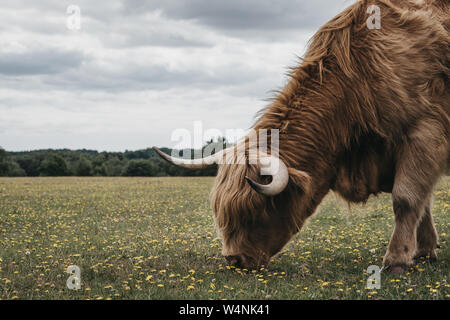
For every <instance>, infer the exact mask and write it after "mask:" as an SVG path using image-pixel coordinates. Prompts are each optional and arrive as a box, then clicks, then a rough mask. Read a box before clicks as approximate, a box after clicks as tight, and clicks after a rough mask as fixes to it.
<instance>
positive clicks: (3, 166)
mask: <svg viewBox="0 0 450 320" xmlns="http://www.w3.org/2000/svg"><path fill="white" fill-rule="evenodd" d="M7 175H8V162H7V154H6V151H5V150H4V149H3V148H2V147H0V177H4V176H7Z"/></svg>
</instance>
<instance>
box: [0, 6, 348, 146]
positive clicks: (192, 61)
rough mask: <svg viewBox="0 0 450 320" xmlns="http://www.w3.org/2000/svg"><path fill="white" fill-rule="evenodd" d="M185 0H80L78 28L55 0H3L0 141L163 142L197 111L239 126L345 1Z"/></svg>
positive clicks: (222, 125)
mask: <svg viewBox="0 0 450 320" xmlns="http://www.w3.org/2000/svg"><path fill="white" fill-rule="evenodd" d="M185 3H188V2H184V1H181V0H179V1H178V0H173V1H164V2H162V1H152V2H149V3H146V4H145V5H144V6H137V3H136V2H134V1H119V0H114V1H108V2H107V4H104V5H103V6H99V5H98V3H96V2H92V1H91V2H88V1H79V4H78V5H79V6H80V8H81V14H82V17H81V18H82V20H81V22H82V24H81V30H79V31H70V30H68V29H67V28H66V18H67V14H66V6H67V4H66V3H62V2H60V1H56V0H43V1H39V2H36V1H14V2H9V3H7V4H5V5H4V7H3V8H2V11H0V81H1V83H2V88H1V89H0V145H1V146H2V147H4V148H5V149H7V150H27V149H37V148H63V147H67V148H91V149H98V150H117V151H119V150H125V149H129V150H132V149H140V148H147V147H150V146H152V145H159V146H163V145H164V146H173V145H175V144H176V142H171V141H170V137H171V133H172V131H173V130H175V129H177V128H186V129H190V130H192V126H193V122H194V121H198V120H201V121H202V122H203V124H204V128H205V129H209V128H217V129H219V130H220V131H222V132H225V130H226V129H239V128H241V129H247V128H248V127H249V126H250V125H251V124H252V122H253V120H254V119H253V116H254V114H255V112H256V111H258V110H259V109H261V108H262V107H264V106H265V105H266V102H265V101H264V99H266V98H268V97H270V96H271V93H270V92H269V91H270V90H274V89H280V88H281V86H282V85H283V83H284V82H285V81H286V79H285V76H284V74H285V72H286V71H287V67H289V66H292V65H295V64H296V63H297V61H296V58H295V57H296V56H299V55H302V54H303V53H304V50H305V46H306V43H307V40H308V39H309V37H310V36H312V34H313V31H314V29H315V28H316V27H317V26H319V25H320V24H322V23H323V22H325V21H326V19H329V18H331V17H332V16H333V15H335V14H337V13H338V12H339V11H340V9H342V8H344V7H345V6H348V5H349V4H350V3H349V1H346V0H341V1H335V0H321V1H319V2H317V3H316V2H314V3H312V2H308V1H282V2H274V1H269V0H267V1H262V0H261V1H258V4H259V6H258V5H256V4H254V6H253V8H250V7H249V3H248V2H247V4H245V2H242V3H241V2H236V1H234V2H226V3H224V2H222V1H220V2H214V1H200V0H196V1H190V2H189V3H190V4H191V5H190V6H186V5H185ZM277 5H278V7H277ZM214 8H215V9H214ZM250 9H251V10H250ZM267 19H269V20H270V24H267V23H266V22H267V21H266V22H264V21H265V20H267ZM294 22H295V23H294Z"/></svg>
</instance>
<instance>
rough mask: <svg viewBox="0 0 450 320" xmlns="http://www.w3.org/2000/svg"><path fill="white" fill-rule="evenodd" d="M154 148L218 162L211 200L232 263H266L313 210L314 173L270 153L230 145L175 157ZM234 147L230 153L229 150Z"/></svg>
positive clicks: (203, 163)
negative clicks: (251, 153) (252, 154)
mask: <svg viewBox="0 0 450 320" xmlns="http://www.w3.org/2000/svg"><path fill="white" fill-rule="evenodd" d="M154 150H155V151H156V152H157V153H158V154H159V155H160V156H161V157H163V158H164V159H165V160H167V161H169V162H170V163H173V164H175V165H178V166H181V167H184V168H190V169H203V168H208V167H211V166H214V165H218V173H217V177H216V180H215V183H214V187H213V189H212V192H211V206H212V209H213V211H214V217H215V221H216V226H217V229H218V231H219V233H220V235H221V236H222V239H223V250H222V254H223V256H224V257H225V259H226V260H227V262H228V263H229V264H231V265H235V266H239V267H242V268H247V269H250V268H256V267H258V266H261V265H266V264H267V263H268V262H269V260H270V258H271V257H272V256H273V255H275V254H276V253H278V252H279V251H280V250H281V249H282V248H283V246H284V245H285V244H286V243H287V242H288V241H289V239H291V237H292V236H293V235H294V234H295V233H296V232H297V231H299V230H300V228H301V227H302V225H303V222H304V220H305V219H306V214H304V213H305V212H306V211H308V206H309V203H310V201H308V200H307V199H309V197H310V196H309V189H310V177H309V175H308V174H307V173H305V172H303V171H300V170H296V169H293V168H288V167H287V166H286V164H285V163H284V162H283V161H282V160H281V159H279V158H276V157H273V156H270V155H267V156H265V157H261V158H258V159H257V160H256V161H254V162H253V163H254V164H251V163H252V162H250V161H248V156H246V155H245V154H243V153H239V152H235V150H234V149H232V148H230V149H226V150H224V151H222V152H220V153H217V154H215V155H212V156H209V157H207V158H203V159H195V160H185V159H180V158H174V157H171V156H169V155H167V154H164V153H162V152H161V151H160V150H158V149H157V148H154ZM230 152H233V154H232V156H231V159H232V160H231V162H230V157H229V156H225V155H227V154H228V155H229V153H230Z"/></svg>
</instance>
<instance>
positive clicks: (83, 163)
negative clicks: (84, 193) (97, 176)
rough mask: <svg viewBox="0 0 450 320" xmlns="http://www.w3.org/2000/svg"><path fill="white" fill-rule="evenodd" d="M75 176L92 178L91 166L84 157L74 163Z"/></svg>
mask: <svg viewBox="0 0 450 320" xmlns="http://www.w3.org/2000/svg"><path fill="white" fill-rule="evenodd" d="M75 175H76V176H79V177H88V176H92V164H91V162H90V161H89V160H88V159H86V157H84V156H81V157H80V159H79V160H78V161H77V162H76V164H75Z"/></svg>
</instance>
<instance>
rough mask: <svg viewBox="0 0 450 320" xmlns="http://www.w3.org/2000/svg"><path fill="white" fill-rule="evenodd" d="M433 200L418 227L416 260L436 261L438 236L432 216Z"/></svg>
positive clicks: (426, 206) (426, 208)
mask: <svg viewBox="0 0 450 320" xmlns="http://www.w3.org/2000/svg"><path fill="white" fill-rule="evenodd" d="M431 206H432V205H431V199H430V200H428V203H427V204H426V205H425V208H424V212H423V216H422V220H421V221H420V223H419V226H418V227H417V249H416V255H415V257H414V258H420V257H426V258H429V259H431V260H436V259H437V256H436V247H437V244H438V235H437V232H436V229H435V227H434V222H433V217H432V215H431Z"/></svg>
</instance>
